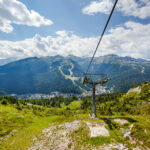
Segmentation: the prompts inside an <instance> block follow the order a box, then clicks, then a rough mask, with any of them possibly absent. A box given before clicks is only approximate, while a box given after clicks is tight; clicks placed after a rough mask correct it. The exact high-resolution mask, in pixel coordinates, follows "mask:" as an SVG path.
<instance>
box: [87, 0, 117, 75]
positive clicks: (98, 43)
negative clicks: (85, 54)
mask: <svg viewBox="0 0 150 150" xmlns="http://www.w3.org/2000/svg"><path fill="white" fill-rule="evenodd" d="M117 2H118V0H116V1H115V3H114V6H113V8H112V10H111V13H110V15H109V18H108V20H107V22H106V25H105V27H104V30H103V32H102V35H101V37H100V39H99V42H98V44H97V46H96V49H95V51H94V54H93V56H92V59H91V61H90V63H89V66H88V68H87V71H86V73H85V74H87V73H88V70H89V68H90V66H91V64H92V62H93V59H94V57H95V54H96V52H97V50H98V47H99V45H100V43H101V41H102V38H103V36H104V33H105V31H106V28H107V26H108V23H109V21H110V19H111V17H112V14H113V12H114V9H115V7H116V5H117Z"/></svg>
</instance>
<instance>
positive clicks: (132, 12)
mask: <svg viewBox="0 0 150 150" xmlns="http://www.w3.org/2000/svg"><path fill="white" fill-rule="evenodd" d="M113 3H114V0H99V1H93V2H91V4H89V5H88V6H86V7H85V8H83V10H82V11H83V13H84V14H88V15H91V14H95V13H104V14H108V13H109V12H110V11H111V9H112V5H113ZM117 10H118V11H120V12H122V13H123V14H124V15H126V16H134V17H138V18H141V19H145V18H147V17H150V1H149V0H138V1H137V0H119V1H118V4H117Z"/></svg>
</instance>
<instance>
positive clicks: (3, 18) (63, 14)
mask: <svg viewBox="0 0 150 150" xmlns="http://www.w3.org/2000/svg"><path fill="white" fill-rule="evenodd" d="M113 3H114V0H53V1H52V0H42V1H41V0H0V59H6V58H12V57H16V58H18V59H21V58H26V57H33V56H37V57H42V56H49V55H57V54H60V55H64V56H66V55H70V54H73V55H76V56H91V55H92V53H93V51H94V49H95V47H96V44H97V40H98V38H99V36H100V34H101V32H102V30H103V27H104V25H105V23H106V20H107V18H108V14H109V12H110V10H111V8H112V5H113ZM32 11H33V12H32ZM149 41H150V1H149V0H138V1H136V0H120V1H119V2H118V4H117V8H116V10H115V12H114V14H113V17H112V19H111V21H110V24H109V26H108V29H107V32H106V35H105V37H104V40H103V42H102V46H101V47H100V48H99V51H98V54H97V56H100V55H106V54H110V53H113V54H117V55H120V56H131V57H135V58H144V59H150V53H149V49H150V44H149ZM138 44H139V45H138ZM83 53H84V54H83Z"/></svg>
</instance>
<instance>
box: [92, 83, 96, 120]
mask: <svg viewBox="0 0 150 150" xmlns="http://www.w3.org/2000/svg"><path fill="white" fill-rule="evenodd" d="M92 86H93V91H92V102H91V118H97V115H96V103H95V86H96V85H95V83H93V85H92Z"/></svg>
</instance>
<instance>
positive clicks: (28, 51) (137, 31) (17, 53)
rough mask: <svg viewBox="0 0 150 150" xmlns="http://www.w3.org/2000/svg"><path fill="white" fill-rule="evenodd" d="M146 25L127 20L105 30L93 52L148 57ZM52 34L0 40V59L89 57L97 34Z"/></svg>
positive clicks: (149, 33) (148, 31) (149, 39)
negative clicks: (92, 35)
mask: <svg viewBox="0 0 150 150" xmlns="http://www.w3.org/2000/svg"><path fill="white" fill-rule="evenodd" d="M149 29H150V24H147V25H143V24H140V23H136V22H127V23H125V24H124V25H123V26H119V27H116V28H113V29H111V30H109V32H108V34H106V35H105V36H104V39H103V40H102V43H101V45H100V47H99V50H98V51H97V56H101V55H106V54H117V55H120V56H131V57H134V58H144V59H150V53H149V50H150V49H149V48H150V42H149V41H150V30H149ZM56 35H57V36H56V37H52V36H47V37H41V36H40V35H35V36H34V37H33V38H30V39H25V40H23V41H16V42H11V41H0V59H6V58H12V57H15V58H16V57H18V58H26V57H34V56H37V57H42V56H54V55H63V56H67V55H75V56H92V55H93V52H94V50H95V47H96V45H97V42H98V37H90V38H81V37H79V36H77V35H75V34H73V33H72V32H67V31H58V32H56Z"/></svg>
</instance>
